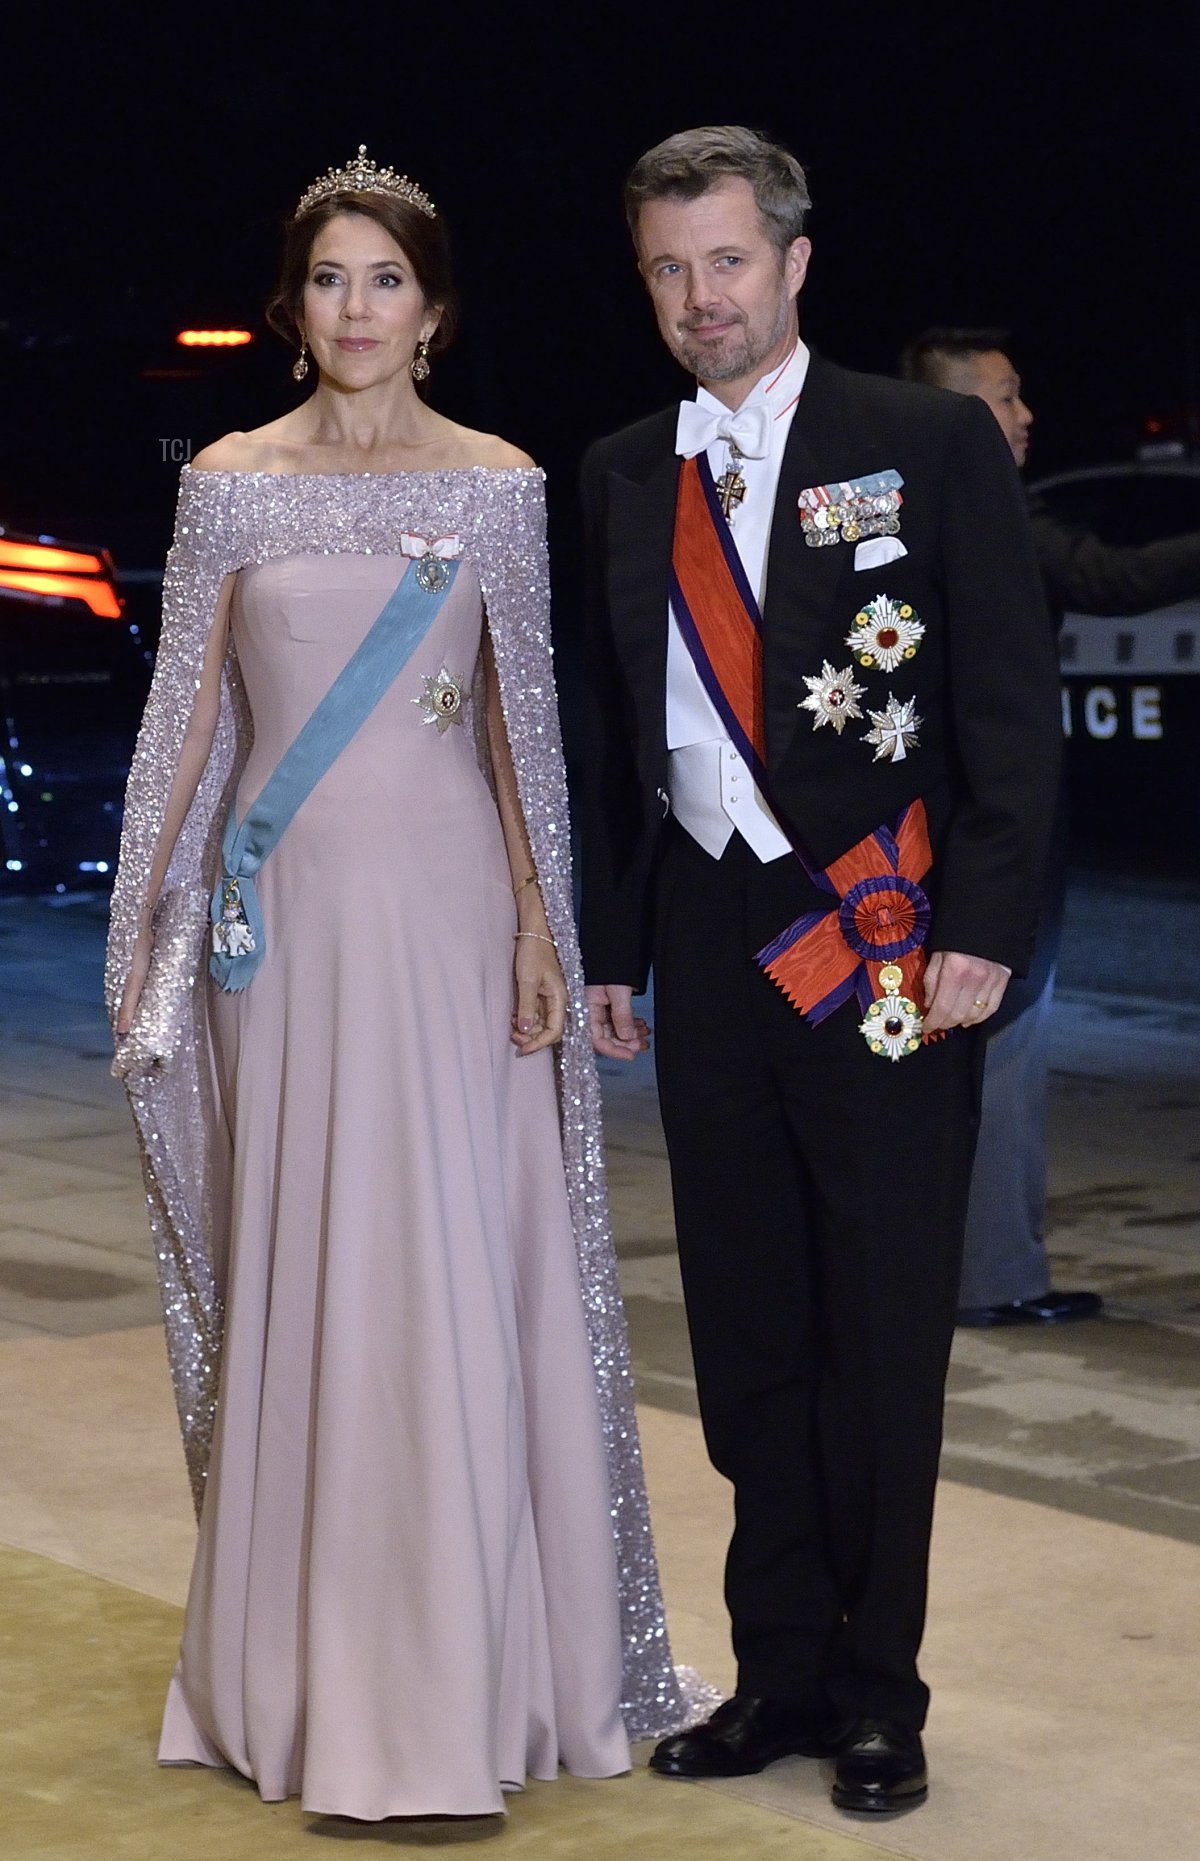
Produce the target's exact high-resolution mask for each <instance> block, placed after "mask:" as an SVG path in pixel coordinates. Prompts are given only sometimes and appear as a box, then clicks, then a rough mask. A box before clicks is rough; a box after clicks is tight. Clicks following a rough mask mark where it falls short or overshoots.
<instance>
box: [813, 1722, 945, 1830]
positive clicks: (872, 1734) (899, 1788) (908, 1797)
mask: <svg viewBox="0 0 1200 1861" xmlns="http://www.w3.org/2000/svg"><path fill="white" fill-rule="evenodd" d="M831 1794H832V1797H833V1803H834V1807H835V1809H854V1810H860V1811H862V1812H864V1813H865V1814H867V1815H871V1814H875V1815H879V1814H882V1813H883V1812H885V1811H888V1810H897V1809H915V1808H916V1806H917V1804H918V1803H923V1802H924V1801H925V1798H926V1797H927V1796H928V1795H929V1777H928V1774H927V1772H926V1770H925V1753H924V1751H923V1750H922V1749H921V1735H920V1733H919V1732H913V1731H910V1730H909V1728H908V1726H906V1725H899V1724H897V1723H896V1722H895V1720H892V1719H860V1720H859V1722H858V1724H857V1725H855V1727H854V1728H853V1730H852V1731H851V1732H850V1734H849V1736H848V1737H847V1738H846V1740H845V1741H844V1743H843V1744H842V1746H841V1749H840V1750H839V1751H838V1755H837V1768H836V1773H835V1776H834V1783H833V1790H832V1792H831Z"/></svg>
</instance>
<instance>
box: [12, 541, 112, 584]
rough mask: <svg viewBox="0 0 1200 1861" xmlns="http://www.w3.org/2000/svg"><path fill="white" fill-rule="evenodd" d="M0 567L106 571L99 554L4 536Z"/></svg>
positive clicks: (69, 572)
mask: <svg viewBox="0 0 1200 1861" xmlns="http://www.w3.org/2000/svg"><path fill="white" fill-rule="evenodd" d="M0 567H3V568H8V569H58V570H59V571H65V572H66V573H68V574H75V575H101V574H103V572H104V564H103V563H102V562H101V560H100V558H99V556H92V555H85V554H84V553H83V552H82V551H81V550H78V549H54V548H51V547H50V546H49V545H48V544H46V543H8V542H5V540H4V538H3V537H0Z"/></svg>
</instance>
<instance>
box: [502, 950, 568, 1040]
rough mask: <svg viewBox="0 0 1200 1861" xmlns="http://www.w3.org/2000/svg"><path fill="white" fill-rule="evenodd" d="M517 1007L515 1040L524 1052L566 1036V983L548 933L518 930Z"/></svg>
mask: <svg viewBox="0 0 1200 1861" xmlns="http://www.w3.org/2000/svg"><path fill="white" fill-rule="evenodd" d="M513 981H514V985H515V988H514V992H515V995H516V1008H515V1010H514V1013H513V1018H512V1035H511V1039H512V1043H513V1045H514V1046H515V1047H516V1048H517V1050H518V1052H519V1053H521V1054H523V1055H524V1054H528V1053H540V1052H541V1050H542V1048H543V1047H552V1046H553V1045H554V1043H555V1041H559V1040H561V1039H562V1037H563V1029H564V1028H565V1027H566V1025H567V985H566V983H565V982H564V981H563V973H562V970H561V969H560V967H559V962H558V952H557V950H556V949H555V948H554V945H553V943H552V942H551V940H550V938H549V936H548V935H539V936H534V935H533V934H532V933H530V932H528V931H526V932H525V933H524V934H523V935H522V934H518V936H517V938H516V941H515V944H514V948H513Z"/></svg>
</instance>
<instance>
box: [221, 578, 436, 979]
mask: <svg viewBox="0 0 1200 1861" xmlns="http://www.w3.org/2000/svg"><path fill="white" fill-rule="evenodd" d="M431 560H436V568H435V569H432V570H430V571H428V572H427V573H426V574H423V575H422V574H419V573H415V572H414V571H415V570H418V569H424V568H425V565H426V564H427V563H429V562H430V561H431ZM457 572H458V563H457V562H454V561H449V562H447V561H443V560H441V559H440V558H436V559H433V558H430V557H426V556H422V557H421V558H420V560H419V562H418V563H413V564H410V565H409V567H408V568H407V569H406V571H405V573H404V575H403V576H402V578H401V580H400V583H399V586H398V587H397V588H396V589H395V591H394V593H393V594H392V595H391V596H390V597H389V599H388V603H387V606H386V607H385V608H384V610H383V612H382V613H381V614H380V616H379V618H378V619H377V620H376V621H375V622H374V623H373V624H372V627H371V630H370V632H369V633H368V634H367V637H366V639H365V640H364V641H363V642H362V645H361V646H360V647H359V648H358V650H357V652H355V653H353V654H352V655H351V657H350V659H349V660H348V661H347V663H346V665H345V666H343V668H342V670H341V671H340V672H339V673H338V675H337V677H336V679H335V680H334V681H333V684H332V685H331V686H330V687H329V690H328V691H327V692H326V693H325V696H324V697H323V698H322V700H321V702H320V704H319V705H318V706H317V708H316V710H315V711H314V712H313V714H312V716H311V717H310V718H309V720H308V722H307V723H306V724H305V725H304V728H303V729H302V730H301V731H300V734H299V736H297V737H296V739H295V741H294V742H293V743H290V744H289V745H288V747H287V749H286V750H285V751H284V753H283V755H282V757H281V758H280V760H279V763H278V766H277V767H276V768H275V769H274V770H273V771H272V773H271V774H270V775H269V776H268V778H267V781H266V784H265V786H264V787H263V790H262V793H261V794H260V795H259V796H258V798H257V800H255V801H253V802H252V803H251V804H250V807H249V809H248V810H247V813H246V818H245V820H244V821H243V822H242V823H241V826H240V827H239V825H238V821H237V805H236V801H235V803H234V805H233V806H232V807H231V808H230V810H229V819H228V820H227V821H226V823H225V838H224V840H223V842H222V846H221V865H222V872H221V877H220V879H219V880H218V881H217V885H216V888H215V890H214V891H213V896H212V904H211V906H210V908H209V917H210V919H211V921H212V925H213V934H212V944H213V950H212V955H211V956H210V958H209V964H208V967H209V973H210V974H211V975H212V977H213V978H214V980H215V981H216V982H217V983H218V984H219V985H220V987H221V988H222V989H224V990H227V991H229V992H234V991H237V990H239V989H244V988H245V987H246V984H247V983H248V982H249V981H250V980H251V978H252V977H253V975H254V973H255V971H256V970H257V968H258V966H259V964H260V963H261V962H262V959H263V957H264V955H265V954H266V948H267V935H266V929H265V927H264V925H263V920H262V910H261V908H260V906H259V902H258V894H257V892H256V891H255V888H254V874H255V873H256V872H257V871H258V869H259V867H260V866H261V865H262V863H263V861H264V859H266V857H267V854H268V853H270V852H271V850H272V848H273V847H274V846H275V845H276V844H277V843H278V841H279V837H280V835H281V834H282V833H283V832H284V829H285V828H286V827H287V826H288V823H289V822H290V821H291V820H292V818H293V816H294V815H295V814H296V813H297V811H298V810H299V809H300V808H301V807H302V806H303V804H304V803H305V802H306V801H307V800H308V797H309V796H310V795H311V794H312V791H313V789H314V788H315V787H316V786H317V783H318V782H319V781H320V780H321V777H322V776H323V775H324V774H325V772H326V770H328V769H330V768H332V766H333V764H334V763H335V762H336V761H337V759H338V757H339V756H340V755H341V753H342V751H343V750H344V749H345V747H346V745H347V744H348V743H349V742H350V740H351V738H352V737H353V736H354V735H355V733H356V732H357V731H358V730H359V729H360V728H361V727H362V725H363V724H365V723H366V721H367V718H368V717H369V716H370V715H371V712H372V711H373V710H374V709H375V706H376V705H377V704H378V703H379V700H380V699H381V698H382V697H383V694H384V692H385V691H387V690H388V688H389V686H390V685H391V684H392V681H393V680H394V679H395V678H396V677H397V676H398V675H399V673H400V672H401V671H402V670H403V668H404V666H405V665H406V664H407V663H408V661H409V660H410V659H411V658H412V655H413V653H414V652H415V651H416V649H417V647H418V646H419V645H420V644H421V641H422V640H423V639H424V638H425V635H426V634H427V633H428V632H429V629H430V627H432V625H433V623H434V621H435V620H436V619H437V617H438V611H439V609H440V608H441V605H442V602H443V601H444V600H445V598H446V596H447V595H448V594H449V592H450V590H451V588H452V587H453V586H454V577H455V575H456V574H457Z"/></svg>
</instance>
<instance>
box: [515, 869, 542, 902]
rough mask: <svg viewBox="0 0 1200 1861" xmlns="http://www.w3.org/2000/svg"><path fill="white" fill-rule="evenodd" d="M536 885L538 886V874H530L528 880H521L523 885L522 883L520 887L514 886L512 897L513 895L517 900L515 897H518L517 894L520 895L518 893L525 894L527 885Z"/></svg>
mask: <svg viewBox="0 0 1200 1861" xmlns="http://www.w3.org/2000/svg"><path fill="white" fill-rule="evenodd" d="M536 884H537V873H536V872H531V873H530V875H529V877H528V878H527V879H522V880H521V883H520V885H514V886H513V888H512V895H513V897H514V898H515V897H516V896H517V894H518V892H523V891H524V890H525V887H526V886H527V885H536Z"/></svg>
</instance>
